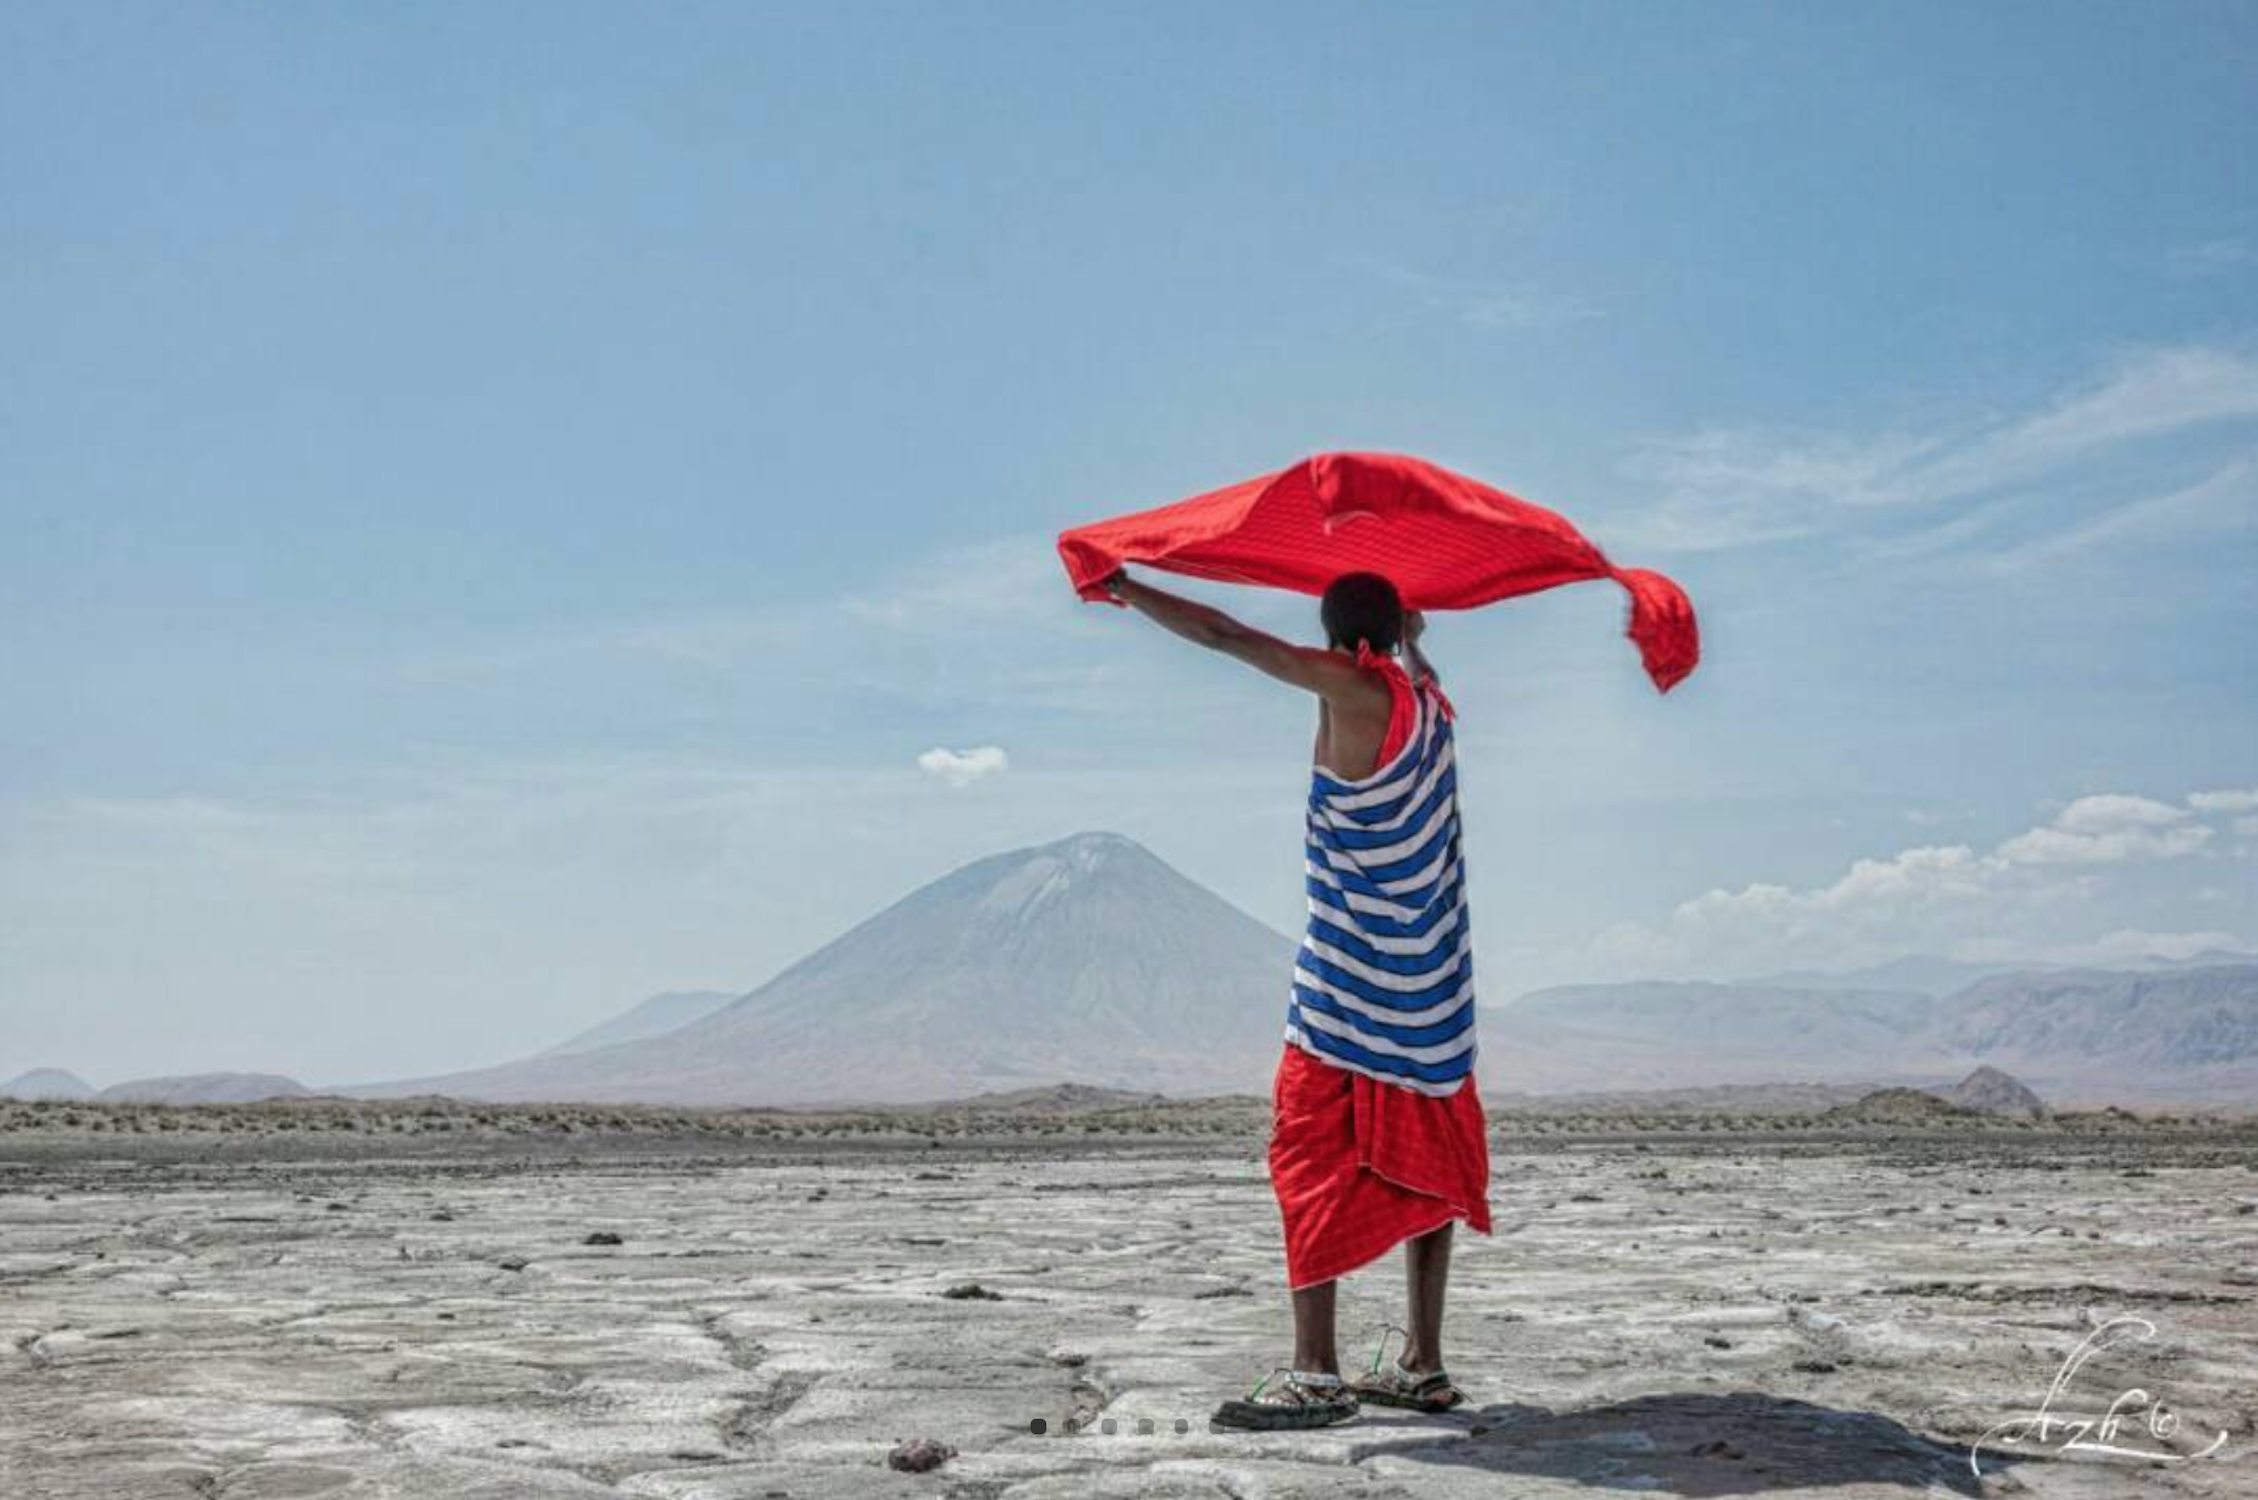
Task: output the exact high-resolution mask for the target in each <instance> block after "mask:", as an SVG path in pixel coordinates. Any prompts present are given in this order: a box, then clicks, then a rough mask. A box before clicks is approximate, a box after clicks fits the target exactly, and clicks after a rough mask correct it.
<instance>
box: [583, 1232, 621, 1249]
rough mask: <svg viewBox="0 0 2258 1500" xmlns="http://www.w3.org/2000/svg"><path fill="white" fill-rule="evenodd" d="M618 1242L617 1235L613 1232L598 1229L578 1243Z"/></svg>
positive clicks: (607, 1243)
mask: <svg viewBox="0 0 2258 1500" xmlns="http://www.w3.org/2000/svg"><path fill="white" fill-rule="evenodd" d="M620 1242H621V1241H620V1238H619V1236H618V1235H616V1234H613V1233H612V1232H611V1231H610V1230H609V1229H599V1230H597V1231H596V1232H595V1233H593V1234H591V1235H589V1236H588V1238H586V1239H584V1240H582V1241H581V1242H580V1243H582V1244H583V1245H617V1244H619V1243H620Z"/></svg>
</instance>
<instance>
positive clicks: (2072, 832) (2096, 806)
mask: <svg viewBox="0 0 2258 1500" xmlns="http://www.w3.org/2000/svg"><path fill="white" fill-rule="evenodd" d="M2210 838H2211V830H2210V829H2208V828H2205V827H2202V826H2200V825H2197V824H2191V823H2189V822H2188V821H2187V813H2186V811H2185V810H2184V809H2181V808H2177V807H2174V806H2172V805H2171V804H2170V803H2167V802H2158V801H2156V800H2155V799H2154V798H2151V797H2129V796H2124V795H2121V794H2115V793H2112V794H2105V795H2102V796H2095V797H2080V798H2079V799H2078V800H2077V801H2075V802H2073V803H2071V804H2070V805H2069V806H2068V807H2065V808H2063V809H2062V811H2061V812H2060V813H2058V814H2056V815H2055V818H2054V821H2053V822H2052V823H2050V824H2048V825H2046V826H2045V827H2042V828H2034V829H2032V830H2031V831H2030V832H2028V833H2025V834H2021V835H2018V836H2017V837H2015V838H2011V839H2009V840H2008V841H2007V842H2006V843H2004V844H2001V845H2000V846H1999V849H1998V851H1997V857H1998V858H2000V859H2003V860H2005V861H2007V862H2008V863H2010V864H2025V865H2051V864H2071V865H2100V864H2115V863H2117V862H2118V861H2120V860H2128V859H2174V858H2178V857H2179V856H2181V855H2186V854H2192V853H2194V852H2195V851H2196V850H2198V849H2200V848H2202V847H2203V845H2204V844H2205V843H2207V842H2209V840H2210Z"/></svg>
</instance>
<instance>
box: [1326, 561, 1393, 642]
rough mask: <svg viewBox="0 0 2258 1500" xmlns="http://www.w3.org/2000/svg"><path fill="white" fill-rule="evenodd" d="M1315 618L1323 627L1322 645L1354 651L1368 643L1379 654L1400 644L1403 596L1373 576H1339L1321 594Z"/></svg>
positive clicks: (1368, 574) (1374, 574) (1369, 574)
mask: <svg viewBox="0 0 2258 1500" xmlns="http://www.w3.org/2000/svg"><path fill="white" fill-rule="evenodd" d="M1317 617H1318V618H1319V619H1320V620H1322V621H1323V622H1324V624H1325V644H1327V645H1328V646H1332V647H1335V648H1336V649H1338V650H1342V651H1354V650H1355V649H1356V643H1357V642H1358V641H1365V642H1368V643H1369V644H1370V645H1371V647H1372V649H1373V650H1375V651H1378V652H1381V653H1382V654H1387V653H1391V652H1393V651H1394V650H1395V649H1396V646H1397V644H1398V643H1399V642H1401V641H1402V640H1403V596H1402V595H1401V594H1399V593H1397V592H1396V586H1395V585H1394V584H1392V583H1390V582H1388V580H1387V579H1385V578H1382V577H1381V576H1380V575H1379V574H1377V573H1343V574H1342V575H1341V576H1340V577H1338V578H1336V579H1334V580H1333V582H1332V584H1331V586H1330V587H1328V588H1327V589H1326V590H1325V602H1324V603H1323V604H1321V605H1319V606H1318V610H1317Z"/></svg>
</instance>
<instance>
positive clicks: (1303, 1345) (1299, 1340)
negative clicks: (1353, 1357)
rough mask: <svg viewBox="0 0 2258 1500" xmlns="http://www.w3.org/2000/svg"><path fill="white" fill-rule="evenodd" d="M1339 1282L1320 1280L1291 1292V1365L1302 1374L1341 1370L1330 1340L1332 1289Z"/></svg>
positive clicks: (1336, 1352)
mask: <svg viewBox="0 0 2258 1500" xmlns="http://www.w3.org/2000/svg"><path fill="white" fill-rule="evenodd" d="M1339 1284H1340V1283H1338V1282H1333V1281H1323V1282H1319V1283H1318V1284H1317V1285H1316V1286H1305V1287H1303V1288H1302V1289H1301V1290H1300V1291H1298V1292H1296V1293H1294V1368H1295V1369H1297V1370H1300V1371H1303V1372H1304V1373H1306V1374H1310V1375H1338V1374H1340V1373H1341V1356H1340V1352H1339V1351H1338V1350H1337V1349H1336V1348H1335V1347H1334V1343H1333V1305H1334V1297H1333V1290H1334V1288H1335V1287H1337V1286H1338V1285H1339Z"/></svg>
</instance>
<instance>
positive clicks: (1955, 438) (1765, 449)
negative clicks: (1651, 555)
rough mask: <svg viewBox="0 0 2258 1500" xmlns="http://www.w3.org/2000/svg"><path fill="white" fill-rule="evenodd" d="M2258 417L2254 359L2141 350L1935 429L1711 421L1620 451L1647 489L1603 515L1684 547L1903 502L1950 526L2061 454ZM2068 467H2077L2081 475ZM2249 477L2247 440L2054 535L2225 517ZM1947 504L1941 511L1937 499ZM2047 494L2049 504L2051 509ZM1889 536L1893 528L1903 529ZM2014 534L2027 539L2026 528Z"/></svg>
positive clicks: (1966, 525) (1779, 533) (1795, 533)
mask: <svg viewBox="0 0 2258 1500" xmlns="http://www.w3.org/2000/svg"><path fill="white" fill-rule="evenodd" d="M2253 422H2258V359H2253V358H2250V357H2247V356H2245V355H2242V354H2239V353H2235V352H2232V351H2227V350H2219V349H2209V348H2202V347H2185V348H2173V349H2162V350H2155V351H2151V352H2149V353H2147V354H2145V355H2142V356H2139V357H2136V358H2132V359H2129V360H2126V361H2124V362H2122V363H2120V364H2119V365H2118V366H2117V367H2116V368H2115V369H2114V370H2112V371H2111V372H2109V373H2108V374H2107V375H2105V376H2104V377H2102V378H2101V379H2099V380H2097V381H2094V382H2091V383H2089V384H2087V385H2085V386H2083V387H2080V388H2077V389H2074V390H2071V391H2068V392H2065V393H2063V394H2062V395H2059V396H2057V397H2056V398H2055V399H2054V400H2052V401H2050V402H2048V403H2046V404H2045V405H2043V406H2041V407H2040V408H2038V409H2036V410H2034V411H2029V412H2026V413H2023V414H2021V415H2018V416H2008V417H2004V418H1995V419H1993V420H1991V421H1988V422H1978V423H1973V424H1968V425H1965V426H1963V427H1962V428H1960V429H1959V430H1958V431H1954V432H1948V433H1944V434H1941V435H1931V436H1920V437H1916V436H1912V435H1909V434H1906V433H1882V434H1879V435H1875V434H1866V435H1855V434H1823V433H1822V434H1809V433H1806V434H1795V433H1782V432H1778V431H1766V430H1739V429H1731V428H1712V429H1708V430H1705V431H1701V432H1697V433H1694V434H1692V435H1691V436H1688V437H1684V438H1680V439H1676V440H1673V441H1665V442H1661V443H1656V444H1652V445H1649V446H1648V447H1647V448H1646V449H1644V450H1643V451H1642V452H1640V453H1638V454H1636V455H1634V457H1633V458H1632V459H1631V460H1630V462H1629V463H1628V465H1627V467H1628V469H1629V471H1630V472H1631V473H1632V475H1633V476H1635V477H1637V478H1640V479H1643V480H1645V481H1646V482H1648V483H1649V484H1651V485H1653V486H1654V487H1656V488H1657V489H1658V490H1659V491H1660V494H1659V496H1658V498H1657V499H1656V500H1655V501H1654V502H1653V503H1652V504H1650V505H1649V506H1647V507H1646V508H1645V509H1644V510H1643V511H1641V512H1639V513H1637V514H1635V515H1633V516H1631V517H1629V518H1627V519H1626V520H1625V521H1623V522H1622V523H1620V524H1618V525H1617V526H1616V527H1615V528H1612V531H1613V533H1614V534H1616V535H1620V536H1624V537H1626V538H1628V539H1629V540H1632V541H1634V542H1637V543H1641V544H1644V545H1648V546H1653V547H1659V548H1669V549H1677V550H1683V551H1701V550H1714V549H1721V548H1731V547H1742V546H1749V545H1753V544H1756V543H1761V542H1767V541H1778V540H1784V539H1787V538H1792V537H1800V536H1807V535H1812V534H1815V533H1821V532H1834V531H1839V530H1844V529H1850V528H1857V527H1861V526H1867V525H1872V524H1876V523H1877V522H1878V521H1879V520H1880V519H1881V518H1884V517H1894V518H1896V520H1895V522H1894V524H1897V525H1900V526H1902V525H1904V524H1905V522H1906V520H1907V519H1908V518H1911V519H1914V520H1916V521H1917V522H1918V524H1919V525H1920V526H1922V527H1926V528H1928V529H1930V530H1931V531H1941V532H1942V533H1943V535H1944V536H1945V537H1946V538H1948V539H1957V538H1959V537H1961V536H1963V535H1965V534H1966V533H1967V532H1968V531H1970V530H1973V529H1978V528H1979V527H1980V526H1981V525H1983V524H1986V519H1985V518H1987V517H1988V516H1989V512H1990V510H1991V508H1992V507H1994V506H1996V505H1998V504H1999V503H2001V502H2002V500H2003V499H2005V498H2007V497H2011V496H2013V495H2015V494H2016V493H2018V492H2019V491H2022V490H2027V489H2028V488H2029V487H2031V486H2033V485H2034V484H2037V483H2039V482H2041V481H2047V482H2048V483H2050V484H2056V485H2058V484H2059V483H2060V481H2061V479H2062V477H2063V476H2065V475H2071V474H2076V472H2077V471H2076V470H2074V469H2073V468H2072V466H2073V465H2077V464H2083V463H2086V462H2090V461H2095V460H2097V459H2098V458H2099V456H2100V455H2101V454H2102V453H2103V452H2104V451H2105V450H2110V449H2116V448H2121V447H2123V446H2125V445H2128V444H2131V443H2135V442H2138V441H2140V440H2142V439H2147V438H2154V437H2159V436H2164V435H2167V434H2173V433H2182V432H2189V431H2191V430H2193V429H2195V428H2198V427H2204V426H2211V425H2219V424H2235V423H2245V424H2247V423H2253ZM2078 477H2081V478H2084V477H2088V476H2082V475H2081V476H2078ZM2251 479H2252V468H2251V460H2250V458H2249V457H2248V456H2245V457H2244V458H2243V459H2241V460H2238V461H2236V462H2233V463H2230V464H2228V465H2227V466H2226V467H2225V468H2223V469H2219V470H2217V471H2215V472H2214V473H2213V474H2212V476H2211V477H2210V478H2209V479H2207V480H2204V481H2202V482H2199V483H2195V484H2190V485H2187V486H2185V487H2184V488H2181V489H2176V490H2173V491H2171V492H2169V493H2166V494H2163V495H2154V494H2150V495H2147V496H2144V497H2141V498H2138V499H2135V500H2132V501H2129V502H2127V501H2119V502H2117V503H2115V504H2109V503H2103V504H2101V505H2100V506H2099V508H2098V509H2086V510H2082V511H2081V512H2080V513H2079V514H2078V516H2077V517H2075V518H2074V519H2073V520H2072V522H2071V524H2070V525H2068V526H2067V527H2055V528H2052V529H2051V530H2050V531H2049V533H2048V534H2049V535H2052V534H2053V531H2055V530H2059V531H2065V532H2067V533H2068V534H2069V535H2071V536H2072V537H2074V538H2075V540H2074V541H2072V542H2069V543H2066V544H2065V545H2080V546H2082V545H2085V544H2086V543H2088V542H2091V541H2094V540H2098V539H2101V538H2103V537H2106V536H2110V535H2114V534H2117V533H2119V532H2121V531H2122V530H2124V529H2125V528H2126V527H2129V526H2132V525H2135V524H2140V525H2158V524H2171V525H2178V524H2184V523H2189V522H2194V523H2198V524H2204V525H2209V524H2213V523H2214V522H2216V521H2217V520H2219V519H2220V518H2221V517H2222V516H2224V517H2229V518H2232V517H2236V516H2239V515H2240V514H2241V512H2242V505H2243V503H2244V501H2245V499H2246V497H2247V495H2248V494H2249V489H2250V482H2251ZM1946 507H1953V508H1954V510H1953V514H1951V515H1948V516H1946V517H1945V518H1943V519H1941V520H1939V519H1936V518H1935V516H1934V513H1935V512H1936V511H1938V510H1940V509H1943V508H1946ZM2055 513H2056V512H2055V509H2054V508H2053V507H2052V506H2051V505H2050V506H2049V509H2048V514H2049V516H2051V515H2053V514H2055ZM1900 545H1902V543H1900ZM2026 545H2027V544H2026Z"/></svg>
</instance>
